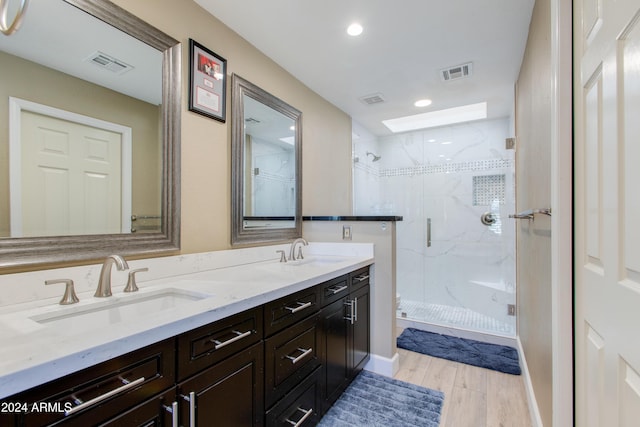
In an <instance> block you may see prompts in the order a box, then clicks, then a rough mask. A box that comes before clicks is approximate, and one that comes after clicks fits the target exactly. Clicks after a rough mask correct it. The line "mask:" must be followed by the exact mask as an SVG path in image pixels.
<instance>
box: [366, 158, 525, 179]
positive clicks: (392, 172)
mask: <svg viewBox="0 0 640 427" xmlns="http://www.w3.org/2000/svg"><path fill="white" fill-rule="evenodd" d="M512 167H513V160H511V159H491V160H473V161H469V162H459V163H441V164H437V165H418V166H413V167H408V168H390V169H382V170H380V172H379V176H380V177H393V176H417V175H429V174H434V173H456V172H479V171H487V170H492V169H510V168H512Z"/></svg>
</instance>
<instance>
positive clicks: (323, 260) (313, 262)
mask: <svg viewBox="0 0 640 427" xmlns="http://www.w3.org/2000/svg"><path fill="white" fill-rule="evenodd" d="M343 261H344V258H341V257H331V256H310V257H307V258H303V259H297V260H295V261H287V262H276V263H270V264H268V266H269V267H271V268H275V269H280V270H288V269H290V268H301V267H310V268H313V267H326V266H329V265H332V264H337V263H339V262H343Z"/></svg>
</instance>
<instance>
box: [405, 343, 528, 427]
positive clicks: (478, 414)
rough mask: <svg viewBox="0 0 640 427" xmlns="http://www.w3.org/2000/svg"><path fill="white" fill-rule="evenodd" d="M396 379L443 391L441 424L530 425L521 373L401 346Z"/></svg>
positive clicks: (443, 426) (447, 426)
mask: <svg viewBox="0 0 640 427" xmlns="http://www.w3.org/2000/svg"><path fill="white" fill-rule="evenodd" d="M398 353H399V354H400V370H399V371H398V373H397V374H396V376H395V378H397V379H399V380H402V381H406V382H409V383H413V384H417V385H421V386H423V387H428V388H431V389H434V390H440V391H442V392H443V393H444V395H445V397H444V406H443V408H442V416H441V418H440V426H441V427H467V426H469V427H485V426H486V427H531V416H530V414H529V406H528V405H527V398H526V392H525V388H524V381H523V377H522V376H521V375H510V374H503V373H500V372H496V371H492V370H489V369H484V368H476V367H475V366H469V365H465V364H462V363H457V362H452V361H449V360H445V359H439V358H435V357H431V356H426V355H423V354H419V353H414V352H411V351H407V350H404V349H398Z"/></svg>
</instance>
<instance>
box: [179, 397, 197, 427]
mask: <svg viewBox="0 0 640 427" xmlns="http://www.w3.org/2000/svg"><path fill="white" fill-rule="evenodd" d="M181 396H182V398H183V399H184V400H186V401H187V402H189V427H196V393H195V391H192V392H191V393H189V396H185V395H181Z"/></svg>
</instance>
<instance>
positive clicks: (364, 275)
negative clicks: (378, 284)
mask: <svg viewBox="0 0 640 427" xmlns="http://www.w3.org/2000/svg"><path fill="white" fill-rule="evenodd" d="M368 278H369V275H368V274H363V275H361V276H356V277H354V279H356V280H357V281H358V282H364V281H365V280H367V279H368Z"/></svg>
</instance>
